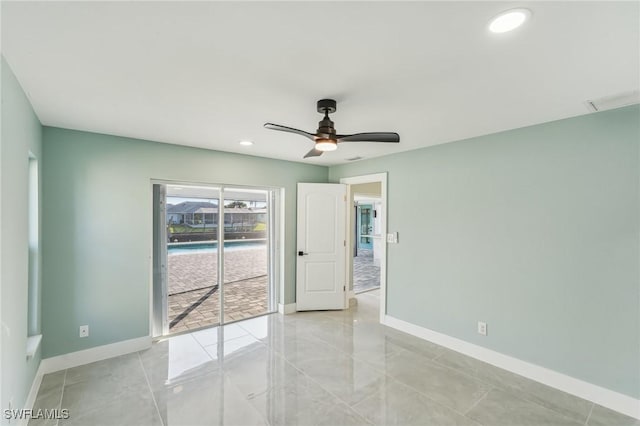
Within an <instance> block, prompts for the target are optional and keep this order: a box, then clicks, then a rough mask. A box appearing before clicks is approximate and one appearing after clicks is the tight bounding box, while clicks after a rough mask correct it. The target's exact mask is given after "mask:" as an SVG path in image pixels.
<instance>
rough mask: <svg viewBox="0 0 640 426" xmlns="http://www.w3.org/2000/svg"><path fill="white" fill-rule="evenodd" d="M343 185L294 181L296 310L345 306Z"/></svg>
mask: <svg viewBox="0 0 640 426" xmlns="http://www.w3.org/2000/svg"><path fill="white" fill-rule="evenodd" d="M346 188H347V187H346V185H344V184H331V183H299V184H298V247H297V253H296V255H297V259H298V261H297V268H296V309H297V310H298V311H312V310H324V309H344V308H345V300H346V298H345V291H346V283H345V264H346V255H345V250H346V242H345V239H346V213H347V212H346V207H347V201H346V199H347V195H346V194H347V189H346Z"/></svg>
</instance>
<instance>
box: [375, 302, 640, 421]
mask: <svg viewBox="0 0 640 426" xmlns="http://www.w3.org/2000/svg"><path fill="white" fill-rule="evenodd" d="M384 325H386V326H389V327H392V328H395V329H397V330H400V331H403V332H405V333H408V334H411V335H414V336H416V337H419V338H421V339H424V340H428V341H430V342H433V343H436V344H438V345H440V346H444V347H446V348H449V349H452V350H454V351H456V352H460V353H462V354H464V355H468V356H470V357H472V358H475V359H478V360H480V361H483V362H486V363H488V364H491V365H494V366H496V367H499V368H502V369H504V370H507V371H510V372H512V373H515V374H518V375H520V376H524V377H526V378H528V379H531V380H535V381H536V382H540V383H542V384H545V385H547V386H551V387H553V388H556V389H559V390H561V391H563V392H566V393H569V394H572V395H575V396H577V397H579V398H583V399H586V400H588V401H592V402H595V403H596V404H599V405H602V406H603V407H607V408H609V409H611V410H614V411H618V412H620V413H623V414H626V415H627V416H631V417H634V418H636V419H640V400H638V399H635V398H632V397H630V396H628V395H624V394H621V393H618V392H615V391H612V390H609V389H606V388H603V387H600V386H597V385H594V384H592V383H588V382H585V381H582V380H579V379H576V378H573V377H570V376H567V375H565V374H562V373H559V372H557V371H554V370H550V369H548V368H545V367H540V366H539V365H535V364H531V363H529V362H526V361H522V360H520V359H517V358H514V357H511V356H508V355H504V354H501V353H499V352H496V351H493V350H491V349H487V348H484V347H482V346H478V345H475V344H473V343H469V342H466V341H464V340H460V339H456V338H455V337H451V336H448V335H446V334H442V333H438V332H437V331H433V330H430V329H428V328H424V327H421V326H419V325H415V324H411V323H409V322H406V321H403V320H400V319H397V318H394V317H392V316H389V315H386V316H385V317H384Z"/></svg>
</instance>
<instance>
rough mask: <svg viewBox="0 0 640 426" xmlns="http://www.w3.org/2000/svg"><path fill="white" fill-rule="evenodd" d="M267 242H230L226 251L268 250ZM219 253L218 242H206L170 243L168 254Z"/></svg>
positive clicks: (225, 247) (225, 246)
mask: <svg viewBox="0 0 640 426" xmlns="http://www.w3.org/2000/svg"><path fill="white" fill-rule="evenodd" d="M266 248H267V242H266V241H256V240H251V241H244V240H228V241H225V242H224V251H225V252H228V251H238V250H256V249H266ZM217 251H218V242H217V241H205V242H201V243H169V244H168V245H167V253H168V254H170V255H174V254H195V253H216V252H217Z"/></svg>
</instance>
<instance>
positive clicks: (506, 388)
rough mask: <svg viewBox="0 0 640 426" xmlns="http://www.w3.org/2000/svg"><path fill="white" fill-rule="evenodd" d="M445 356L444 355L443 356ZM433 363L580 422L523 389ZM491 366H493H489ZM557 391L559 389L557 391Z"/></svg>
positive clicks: (461, 369) (438, 362)
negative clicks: (515, 394) (491, 381)
mask: <svg viewBox="0 0 640 426" xmlns="http://www.w3.org/2000/svg"><path fill="white" fill-rule="evenodd" d="M443 355H444V354H443ZM463 355H464V354H463ZM465 356H468V355H465ZM437 358H440V357H437ZM431 361H432V362H434V363H436V364H438V365H440V366H442V367H444V368H447V369H449V370H451V371H455V372H457V373H459V374H463V375H465V376H468V377H469V378H471V379H473V380H475V381H477V382H479V383H483V384H485V385H487V386H490V387H491V388H492V389H497V390H502V391H505V392H513V391H516V392H517V398H518V399H521V400H523V401H527V402H529V403H531V404H535V405H537V406H539V407H542V408H544V409H546V410H549V411H552V412H554V413H555V414H559V415H560V416H562V417H564V418H567V419H570V420H573V421H578V420H576V419H574V418H573V417H571V416H569V415H567V414H566V413H563V412H562V411H560V410H559V409H557V408H556V407H548V406H546V405H543V404H541V403H540V402H538V401H537V400H536V399H535V398H534V395H533V394H531V393H530V392H529V391H527V390H521V389H515V388H511V387H510V386H508V385H496V384H494V383H490V382H488V381H486V380H484V379H483V378H481V377H478V376H475V375H473V374H471V373H469V372H467V371H466V370H465V369H464V368H459V367H452V366H449V365H446V364H443V363H442V362H440V361H438V360H437V359H435V358H434V359H432V360H431ZM480 362H483V361H480ZM489 365H491V364H489ZM492 367H495V366H492ZM495 368H498V369H500V370H503V371H506V372H507V373H510V374H513V375H516V376H518V377H520V378H523V379H525V380H531V379H527V378H526V377H524V376H520V375H519V374H516V373H511V372H510V371H507V370H504V369H502V368H500V367H495ZM531 381H533V382H535V380H531ZM535 383H538V382H535ZM556 390H557V389H556ZM559 392H562V391H559ZM576 398H578V399H582V400H584V401H587V402H590V403H592V404H593V402H592V401H589V400H586V399H583V398H579V397H576ZM589 415H591V412H589ZM587 420H588V417H587Z"/></svg>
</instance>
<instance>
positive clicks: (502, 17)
mask: <svg viewBox="0 0 640 426" xmlns="http://www.w3.org/2000/svg"><path fill="white" fill-rule="evenodd" d="M530 16H531V11H530V10H529V9H524V8H519V9H510V10H507V11H504V12H502V13H501V14H499V15H497V16H495V17H494V18H493V19H491V21H489V31H491V32H492V33H506V32H507V31H511V30H515V29H516V28H518V27H519V26H520V25H522V24H524V23H525V21H526V20H527V19H529V17H530Z"/></svg>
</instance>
